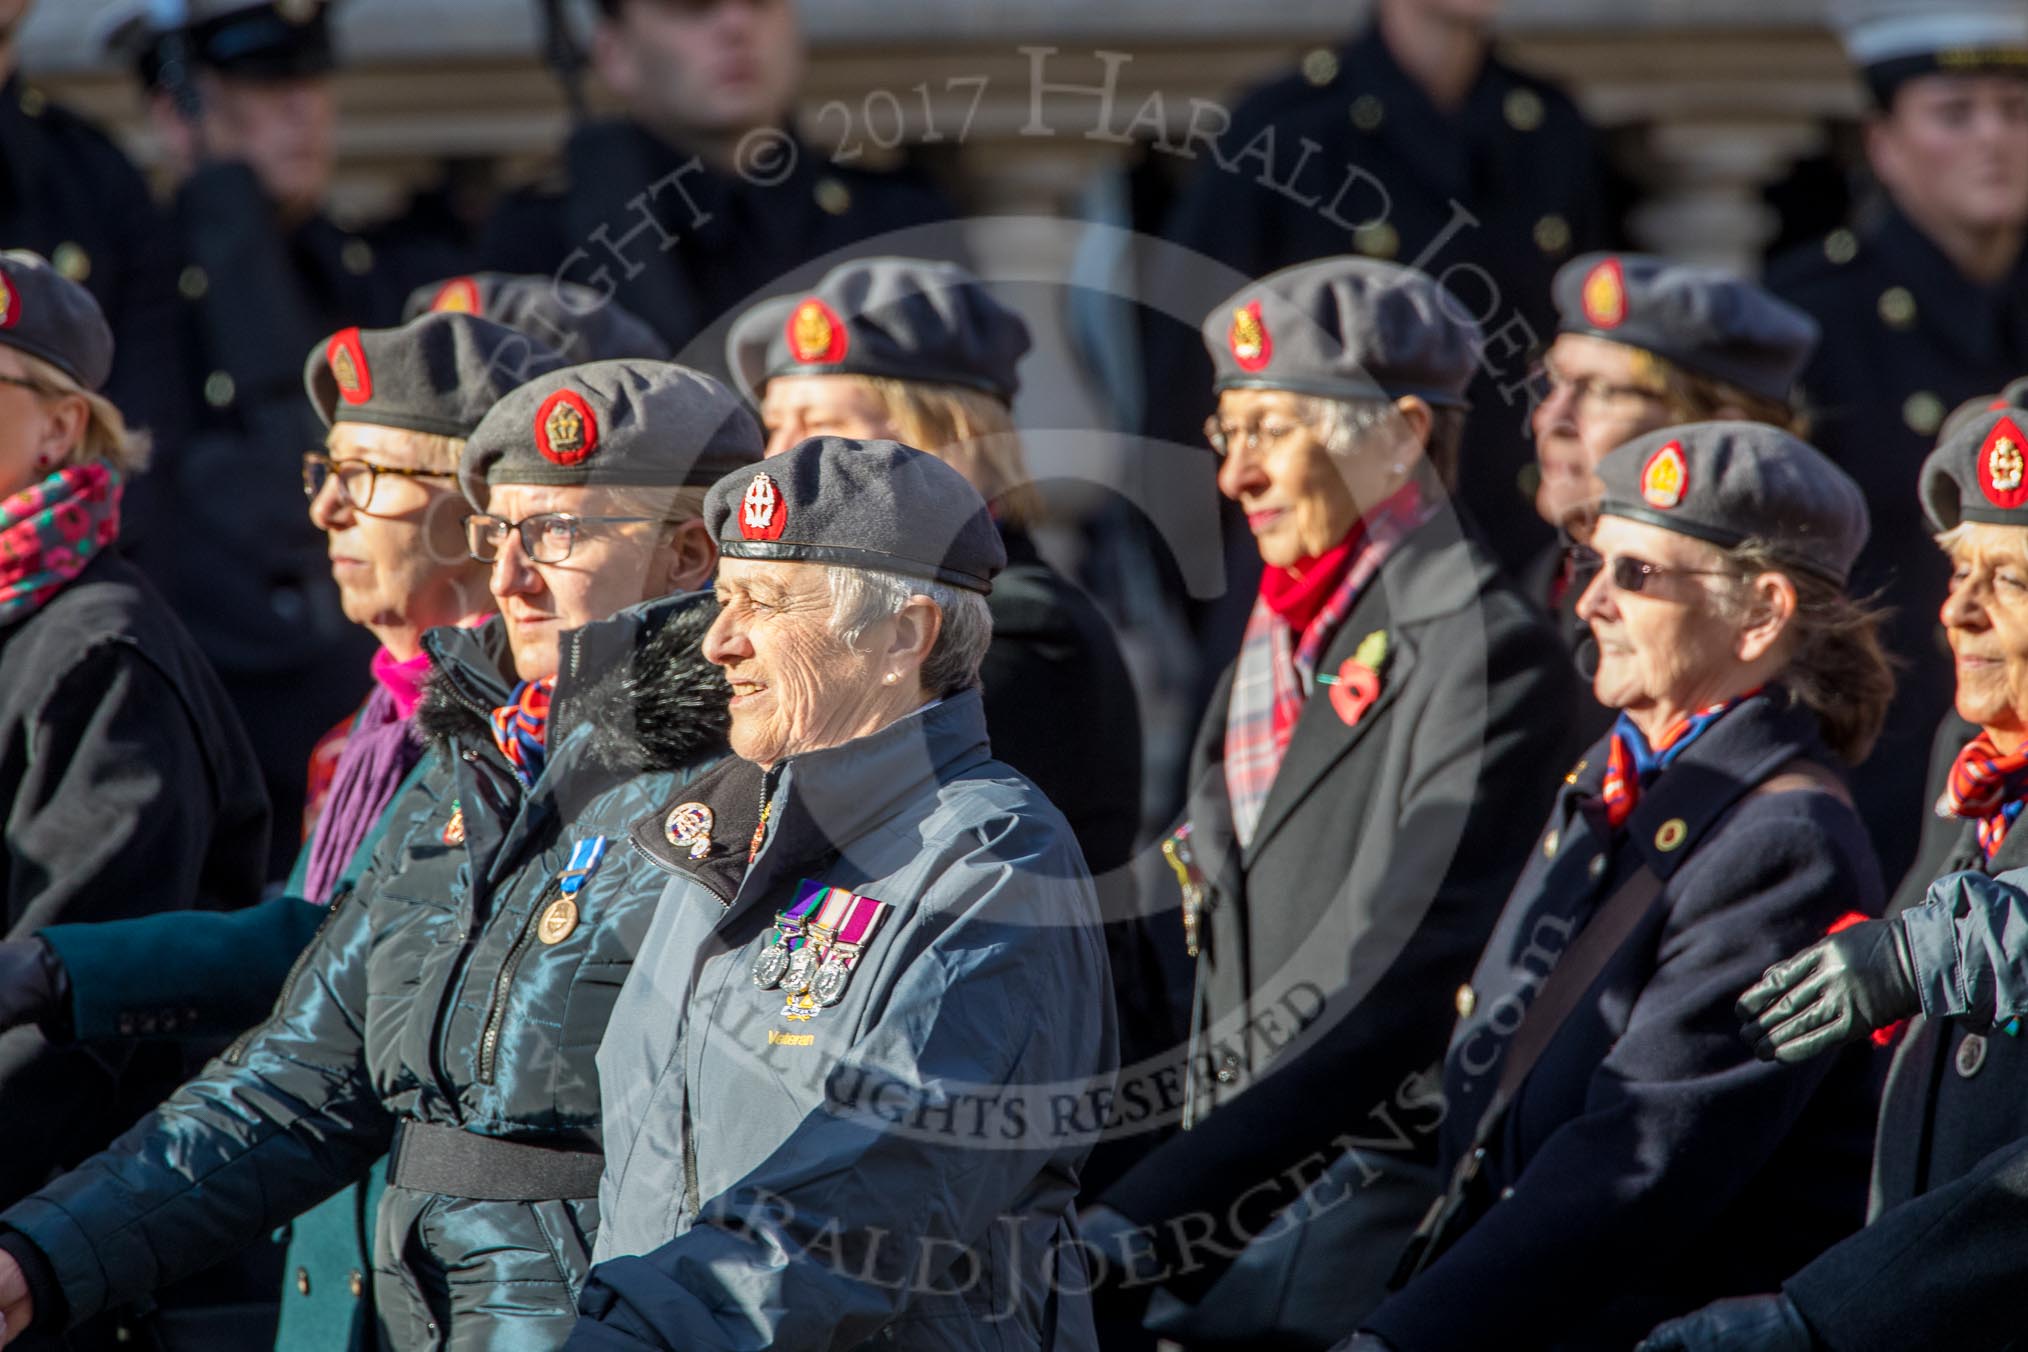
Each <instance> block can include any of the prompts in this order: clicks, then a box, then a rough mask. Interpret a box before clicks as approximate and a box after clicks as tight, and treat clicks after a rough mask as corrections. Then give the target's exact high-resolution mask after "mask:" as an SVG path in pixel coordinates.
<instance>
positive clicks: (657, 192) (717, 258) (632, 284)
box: [479, 121, 955, 372]
mask: <svg viewBox="0 0 2028 1352" xmlns="http://www.w3.org/2000/svg"><path fill="white" fill-rule="evenodd" d="M780 145H781V146H783V147H790V149H788V150H786V151H784V158H785V159H787V161H788V167H787V168H786V169H785V170H783V171H782V176H781V179H780V181H779V182H770V183H763V182H760V181H759V179H760V178H761V177H762V175H761V174H760V173H759V172H758V171H756V172H754V173H752V174H750V175H749V176H747V177H744V178H742V177H741V176H739V175H735V174H729V173H725V172H722V171H720V170H718V169H716V168H711V167H708V166H706V165H705V164H704V163H703V162H702V161H701V160H699V159H697V158H696V157H695V156H694V155H693V154H692V153H691V152H690V151H688V150H685V149H684V148H682V147H680V146H677V145H672V144H670V143H669V142H667V141H664V140H662V139H661V138H659V137H657V136H655V135H654V134H653V133H651V132H649V131H648V130H646V129H645V128H643V127H641V126H640V125H638V124H637V123H634V122H631V121H609V122H594V123H589V124H587V125H585V126H581V127H579V128H578V129H577V130H576V131H574V132H572V133H571V135H570V139H569V140H568V141H567V142H565V144H564V147H563V156H562V164H561V165H560V166H559V167H558V170H557V172H556V174H555V176H554V177H553V178H552V179H550V180H549V181H547V182H544V183H540V184H537V185H534V186H532V187H529V188H525V189H523V190H521V191H519V192H516V193H512V194H510V195H509V196H508V197H507V198H506V200H505V201H503V202H502V203H501V204H500V206H499V209H498V210H497V211H496V213H495V214H494V217H493V219H492V221H491V222H490V223H489V224H488V226H487V228H486V231H485V233H484V235H483V236H482V238H481V240H480V243H479V257H480V264H481V266H484V267H488V268H497V269H499V270H500V271H503V272H531V273H543V274H546V275H552V276H556V277H560V278H562V279H563V280H565V281H573V282H581V283H584V284H586V285H590V286H596V287H598V288H599V289H600V290H602V291H607V292H610V293H611V294H612V295H613V296H614V297H615V298H617V299H618V300H619V301H620V303H621V304H623V305H625V306H626V307H627V308H628V309H629V310H632V311H633V312H634V313H635V314H637V315H639V316H640V317H641V318H643V319H645V320H647V321H648V323H650V324H651V325H653V326H654V328H655V330H656V331H657V332H658V333H660V334H661V335H662V337H663V338H664V339H665V340H667V342H668V343H669V345H670V347H671V348H673V349H674V350H675V351H676V352H677V353H678V354H679V356H680V358H681V360H683V361H685V362H687V363H689V364H691V365H693V366H695V367H697V368H698V369H700V370H707V371H713V372H721V371H723V366H722V365H721V357H720V350H719V348H720V345H719V343H718V341H717V340H716V339H715V338H714V339H713V340H712V341H709V342H707V343H702V344H696V340H697V339H698V338H699V337H700V336H702V335H704V334H705V333H706V332H707V331H708V330H712V329H713V326H714V325H716V324H717V323H718V322H719V321H720V320H721V319H723V318H725V317H726V316H729V315H730V314H731V313H732V312H733V311H734V310H736V309H738V308H739V307H740V306H742V305H744V304H746V303H747V302H749V301H751V300H753V299H754V298H755V297H756V296H757V295H763V294H767V293H769V292H772V291H775V290H778V289H780V288H781V287H783V286H785V285H795V284H797V283H799V282H801V283H807V282H808V281H810V280H813V278H811V277H799V276H798V275H797V274H798V270H799V269H802V268H804V267H805V266H806V265H808V264H811V263H813V262H816V261H819V260H827V261H835V260H832V259H829V255H831V254H832V253H833V252H834V251H836V250H839V249H843V248H846V247H847V246H850V245H853V244H857V243H859V242H860V241H862V240H872V239H875V238H877V237H878V236H881V235H884V234H886V233H887V232H889V231H895V230H906V229H908V228H909V227H911V226H920V225H926V224H928V223H930V222H933V221H942V220H946V219H948V218H949V217H950V216H951V215H952V214H953V208H952V207H951V205H950V203H949V202H947V201H946V200H945V199H944V198H943V197H942V196H941V195H940V194H939V193H937V192H936V190H935V189H933V188H931V187H930V186H929V184H928V183H927V182H926V181H925V180H923V179H921V178H919V177H917V176H915V175H913V174H907V173H877V172H872V171H869V170H864V169H858V168H855V167H853V166H850V165H841V164H836V163H831V162H827V161H825V160H824V159H823V158H822V157H821V156H819V155H818V154H817V153H816V152H815V151H813V150H812V149H811V148H810V147H809V146H806V145H803V144H802V143H801V142H799V141H794V140H792V139H790V138H787V137H786V136H785V137H784V139H783V140H782V142H781V143H780ZM766 177H768V178H772V177H773V170H770V171H769V172H768V174H767V175H766ZM950 239H955V235H952V236H951V237H950ZM937 243H941V244H943V245H944V247H942V248H938V247H934V245H935V244H937ZM949 244H950V240H949V239H946V240H940V241H925V240H924V239H922V238H919V237H904V238H903V239H902V240H901V241H898V242H897V243H896V244H895V245H893V246H891V247H890V246H882V247H879V248H877V249H875V250H872V251H873V252H879V253H912V254H922V253H948V252H950V251H951V250H950V248H949ZM693 344H696V345H695V346H693Z"/></svg>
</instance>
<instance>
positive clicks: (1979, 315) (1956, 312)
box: [1871, 202, 2028, 363]
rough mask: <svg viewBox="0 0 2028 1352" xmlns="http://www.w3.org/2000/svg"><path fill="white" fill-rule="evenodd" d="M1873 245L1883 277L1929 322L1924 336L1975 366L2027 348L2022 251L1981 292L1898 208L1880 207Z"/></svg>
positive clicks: (2026, 265)
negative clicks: (1881, 258)
mask: <svg viewBox="0 0 2028 1352" xmlns="http://www.w3.org/2000/svg"><path fill="white" fill-rule="evenodd" d="M1871 233H1872V236H1873V242H1874V244H1875V245H1876V246H1877V247H1878V248H1879V249H1880V250H1881V251H1882V252H1883V253H1884V254H1886V255H1887V257H1888V259H1889V260H1891V262H1890V268H1889V271H1890V272H1891V273H1892V274H1893V275H1894V276H1896V277H1897V278H1898V279H1899V280H1900V281H1901V283H1902V284H1903V285H1904V286H1906V287H1907V288H1908V289H1909V291H1910V292H1911V293H1913V295H1914V296H1915V302H1916V314H1917V315H1918V316H1924V317H1929V318H1932V319H1933V320H1934V321H1935V322H1933V323H1931V324H1929V325H1928V326H1927V327H1926V328H1925V329H1924V333H1925V334H1928V335H1932V336H1934V337H1935V338H1936V339H1937V341H1939V342H1944V343H1948V344H1951V345H1952V346H1954V347H1955V348H1957V349H1958V350H1959V351H1960V352H1962V353H1963V354H1964V355H1966V356H1968V357H1971V358H1973V359H1975V360H1978V361H1981V362H1986V363H1993V362H2004V361H2007V360H2009V359H2010V358H2011V355H2012V352H2013V351H2015V350H2019V349H2021V348H2028V320H2024V318H2023V317H2022V316H2023V312H2024V310H2028V249H2024V250H2023V251H2022V255H2021V257H2020V258H2018V259H2017V260H2015V264H2014V270H2013V272H2011V273H2010V274H2009V275H2008V276H2007V277H2006V278H2005V279H2003V280H2001V281H1999V282H1997V283H1995V284H1993V285H1990V286H1987V285H1982V284H1980V283H1978V282H1975V281H1972V280H1971V279H1970V278H1968V277H1966V276H1965V275H1964V274H1963V273H1962V272H1959V271H1958V269H1957V265H1956V264H1955V263H1953V262H1951V260H1950V259H1949V258H1948V257H1946V256H1945V254H1944V252H1943V250H1941V249H1939V248H1938V247H1937V246H1936V244H1935V242H1934V241H1932V240H1931V239H1930V237H1929V236H1928V235H1925V234H1923V233H1922V231H1921V230H1919V229H1917V228H1916V225H1915V222H1913V221H1911V220H1910V219H1909V218H1908V217H1907V216H1906V215H1905V214H1903V212H1902V211H1901V209H1900V208H1899V207H1896V206H1895V205H1893V203H1891V202H1889V203H1886V204H1884V205H1883V206H1882V208H1881V210H1880V215H1879V217H1878V218H1877V219H1876V221H1875V224H1874V226H1873V230H1872V232H1871Z"/></svg>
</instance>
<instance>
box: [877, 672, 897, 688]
mask: <svg viewBox="0 0 2028 1352" xmlns="http://www.w3.org/2000/svg"><path fill="white" fill-rule="evenodd" d="M897 679H898V677H896V675H895V674H894V673H893V672H891V671H890V672H888V673H887V674H886V675H885V676H882V677H881V678H880V683H881V684H882V685H893V684H894V683H895V681H896V680H897Z"/></svg>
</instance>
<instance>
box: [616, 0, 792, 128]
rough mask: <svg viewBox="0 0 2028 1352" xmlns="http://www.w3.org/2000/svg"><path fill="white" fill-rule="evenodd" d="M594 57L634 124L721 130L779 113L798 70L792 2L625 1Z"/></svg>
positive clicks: (754, 124)
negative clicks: (635, 122) (635, 120)
mask: <svg viewBox="0 0 2028 1352" xmlns="http://www.w3.org/2000/svg"><path fill="white" fill-rule="evenodd" d="M598 58H599V74H600V75H601V76H602V77H604V79H605V81H606V83H607V84H609V85H611V86H612V87H613V91H614V92H615V93H617V94H618V95H619V96H620V98H621V99H622V100H624V101H625V103H626V104H627V108H628V111H629V112H631V113H632V114H633V115H634V116H635V117H636V118H638V119H639V120H641V121H642V122H645V123H647V124H649V125H650V126H655V127H665V128H671V129H681V130H691V131H697V132H704V133H708V134H711V135H721V136H722V135H737V134H739V133H741V132H746V131H751V130H752V129H754V128H756V127H762V126H767V125H769V124H770V123H773V122H775V121H777V120H779V119H780V118H781V117H783V116H784V115H785V114H786V113H787V111H788V108H789V105H790V103H791V102H792V101H793V100H794V98H795V92H796V86H797V85H798V84H800V83H801V81H802V78H803V39H802V33H801V31H800V29H799V28H798V26H797V23H796V12H795V6H794V5H793V3H791V0H626V3H625V4H622V5H621V6H620V10H619V13H618V14H617V15H616V16H614V17H613V18H611V19H608V20H606V21H604V24H603V26H602V28H601V30H600V34H599V42H598Z"/></svg>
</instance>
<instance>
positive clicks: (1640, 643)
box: [1577, 516, 1744, 725]
mask: <svg viewBox="0 0 2028 1352" xmlns="http://www.w3.org/2000/svg"><path fill="white" fill-rule="evenodd" d="M1591 544H1592V548H1594V549H1596V550H1597V551H1598V552H1599V554H1600V556H1601V557H1602V558H1603V559H1604V560H1605V567H1603V568H1601V569H1600V570H1599V574H1598V576H1597V577H1595V578H1593V579H1592V581H1591V584H1590V585H1589V586H1587V587H1586V588H1585V589H1584V594H1583V595H1582V596H1580V597H1578V598H1577V614H1578V618H1580V619H1582V620H1584V621H1585V622H1587V623H1588V624H1590V626H1591V632H1592V634H1593V635H1594V636H1595V637H1596V638H1597V640H1598V654H1599V656H1598V674H1597V675H1596V676H1595V677H1593V679H1592V693H1593V694H1594V695H1596V696H1597V697H1598V702H1599V703H1601V704H1603V705H1605V706H1606V707H1607V708H1611V709H1625V710H1627V711H1628V712H1629V713H1631V714H1633V715H1634V716H1635V718H1636V720H1637V721H1643V720H1644V719H1653V720H1654V721H1655V722H1656V723H1657V724H1659V725H1666V724H1667V723H1669V722H1672V721H1673V720H1674V719H1676V718H1679V717H1684V716H1687V715H1688V714H1690V713H1694V712H1695V711H1696V710H1698V709H1700V708H1702V707H1704V706H1705V705H1707V704H1712V703H1715V702H1716V701H1718V700H1721V699H1724V698H1727V697H1728V696H1730V695H1733V694H1737V693H1739V691H1740V690H1741V689H1743V688H1744V687H1743V686H1742V685H1741V677H1742V673H1743V667H1744V664H1743V663H1742V662H1741V660H1740V658H1739V656H1738V653H1737V644H1738V639H1739V633H1738V627H1737V626H1736V625H1735V624H1733V623H1731V622H1728V621H1726V620H1725V619H1723V618H1721V617H1720V615H1719V614H1718V611H1717V607H1716V605H1715V604H1714V602H1715V600H1716V599H1717V597H1716V595H1715V592H1716V588H1718V587H1720V586H1723V585H1726V584H1725V583H1724V580H1723V579H1722V578H1718V577H1710V576H1704V575H1701V572H1700V571H1694V570H1715V569H1719V568H1721V567H1722V565H1723V563H1724V558H1723V556H1722V555H1721V554H1720V553H1719V551H1718V550H1717V549H1716V548H1714V547H1713V546H1711V545H1708V544H1705V543H1704V542H1703V541H1701V540H1693V539H1691V538H1690V537H1689V536H1687V535H1678V534H1677V533H1676V532H1674V531H1668V530H1663V529H1662V528H1661V527H1659V526H1650V525H1646V524H1644V523H1642V522H1638V521H1628V520H1626V519H1625V518H1623V517H1617V516H1602V517H1600V518H1599V519H1598V524H1597V526H1596V527H1595V528H1594V530H1593V532H1592V540H1591ZM1622 557H1625V558H1634V559H1639V560H1642V561H1643V562H1646V563H1650V564H1654V565H1657V566H1659V567H1661V568H1665V569H1672V570H1677V571H1672V572H1667V573H1664V574H1662V575H1660V576H1651V577H1649V578H1648V579H1647V581H1646V585H1645V586H1644V587H1643V588H1642V589H1641V590H1640V591H1638V592H1629V591H1622V590H1620V589H1619V588H1618V587H1617V586H1615V585H1614V583H1613V576H1612V575H1613V568H1612V564H1613V560H1614V559H1616V558H1622ZM1684 570H1693V571H1684Z"/></svg>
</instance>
